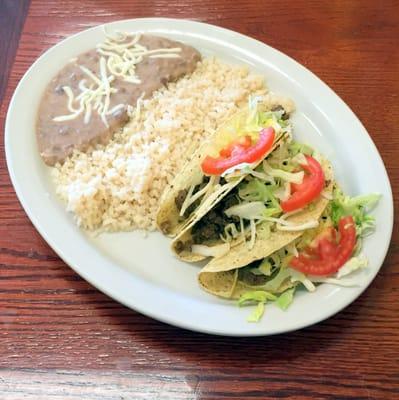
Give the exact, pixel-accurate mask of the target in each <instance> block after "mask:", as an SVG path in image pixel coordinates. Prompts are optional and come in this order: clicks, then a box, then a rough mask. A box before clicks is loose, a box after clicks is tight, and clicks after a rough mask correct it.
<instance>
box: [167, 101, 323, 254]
mask: <svg viewBox="0 0 399 400" xmlns="http://www.w3.org/2000/svg"><path fill="white" fill-rule="evenodd" d="M262 105H263V107H262ZM268 106H269V104H267V105H266V107H265V104H264V103H262V102H261V101H260V102H259V103H258V104H257V105H256V106H255V107H254V110H253V111H252V115H251V118H246V119H245V124H242V125H236V126H234V129H236V131H237V132H238V133H239V134H241V137H243V138H246V136H247V135H248V132H251V134H252V135H253V137H255V138H256V136H258V139H255V140H254V143H255V144H254V145H251V144H250V143H249V144H248V145H247V148H243V147H242V144H241V145H240V146H239V148H238V149H237V147H236V148H235V150H233V151H232V150H231V146H232V144H231V143H233V147H234V146H237V145H236V144H235V142H234V141H233V142H231V141H230V142H229V141H228V144H227V146H226V145H225V144H224V145H221V146H220V148H221V150H220V148H219V150H216V151H215V152H217V151H219V155H218V156H217V157H214V156H209V155H207V157H206V158H205V159H204V160H203V161H202V164H201V167H202V173H203V174H205V177H208V179H209V180H211V179H215V176H216V177H217V181H216V182H217V183H218V185H219V186H220V187H221V189H220V190H222V189H223V188H227V189H226V190H225V192H224V193H222V196H220V197H219V198H217V201H215V202H213V203H208V202H207V201H205V202H204V204H203V205H200V207H199V209H198V211H197V213H196V215H195V217H194V218H193V219H192V221H190V223H189V224H188V225H187V226H185V227H184V229H183V230H182V231H181V232H180V234H179V235H178V236H177V237H176V238H175V239H174V241H173V242H172V249H173V250H174V252H175V253H176V255H177V256H178V257H179V258H181V259H182V260H185V261H190V262H196V261H200V260H202V259H204V258H206V257H207V256H211V255H213V256H217V257H220V256H221V255H222V254H224V253H228V252H229V251H230V248H232V247H234V246H236V245H237V244H239V243H241V242H242V241H247V239H248V242H249V245H250V247H252V246H253V244H254V241H255V236H256V232H257V230H258V228H259V226H257V225H256V221H257V220H258V219H259V218H260V217H261V216H265V217H266V216H267V217H268V218H271V219H272V220H275V219H276V217H278V216H279V215H280V214H281V213H282V208H281V207H280V204H279V201H278V197H276V196H279V197H281V198H283V197H284V196H285V197H287V196H288V195H287V190H289V188H288V187H287V185H288V184H289V183H290V182H293V184H297V185H299V184H302V185H303V186H304V185H305V183H306V182H305V181H306V180H308V179H311V178H312V179H314V178H313V176H314V174H313V173H307V174H306V176H305V172H304V169H309V168H310V165H313V164H316V165H318V166H319V169H320V171H321V172H320V171H318V173H319V174H320V173H321V174H323V172H322V170H321V166H320V164H319V163H318V162H317V161H315V160H313V159H312V161H311V162H309V163H308V162H307V160H306V158H305V156H303V157H302V158H300V157H299V156H296V155H295V158H294V156H292V157H291V158H292V160H291V158H290V154H293V152H296V151H297V150H296V149H295V148H294V146H293V145H291V142H292V137H291V124H290V120H289V118H288V114H287V113H286V111H285V110H284V109H283V108H282V107H281V106H277V107H276V106H273V107H268ZM270 131H272V132H275V135H276V141H275V142H274V145H273V148H271V147H270V148H269V151H268V152H264V153H262V152H260V155H259V156H258V159H255V161H253V160H251V159H249V158H248V159H246V160H244V158H245V157H248V156H249V157H253V154H254V151H252V150H254V149H255V152H256V151H257V149H256V147H255V146H257V145H258V144H259V143H261V142H262V141H263V142H264V143H267V138H268V136H269V135H270ZM234 151H235V155H233V153H234ZM230 153H231V154H232V155H233V157H231V155H230ZM234 157H235V158H236V160H235V161H236V162H237V164H236V165H235V166H233V167H231V166H230V165H227V169H226V170H224V171H222V170H218V169H217V168H218V166H220V165H223V163H224V164H226V160H228V161H231V159H232V158H234ZM237 158H238V160H237ZM239 158H241V159H239ZM209 160H210V161H209ZM248 161H249V162H248ZM251 161H252V162H251ZM305 161H306V163H305ZM301 163H304V166H301ZM227 164H228V163H227ZM204 166H205V167H206V168H205V169H206V171H204ZM210 166H211V167H210ZM215 166H216V168H215ZM225 166H226V165H225ZM209 167H210V168H209ZM207 168H209V169H207ZM295 168H299V169H300V170H298V171H297V172H293V170H294V169H295ZM314 168H315V167H314ZM289 170H290V171H291V172H290V171H289ZM213 172H215V173H220V175H219V176H218V175H208V174H211V173H213ZM209 176H210V177H209ZM321 178H322V179H321V181H320V183H319V192H318V193H316V192H315V193H314V197H313V198H310V197H309V198H308V199H307V200H308V203H309V202H310V201H312V200H314V199H315V198H316V197H318V196H319V195H320V192H321V191H322V190H323V189H324V177H321ZM302 181H303V182H302ZM327 186H328V185H327ZM190 189H191V192H190V191H188V195H187V196H189V195H190V193H193V192H194V191H193V190H192V186H191V188H190ZM303 191H304V190H301V192H303ZM275 192H276V193H275ZM293 196H294V193H293ZM290 197H292V196H290ZM304 205H305V204H303V205H302V206H304ZM264 214H265V215H264ZM266 214H267V215H266ZM258 225H259V224H258Z"/></svg>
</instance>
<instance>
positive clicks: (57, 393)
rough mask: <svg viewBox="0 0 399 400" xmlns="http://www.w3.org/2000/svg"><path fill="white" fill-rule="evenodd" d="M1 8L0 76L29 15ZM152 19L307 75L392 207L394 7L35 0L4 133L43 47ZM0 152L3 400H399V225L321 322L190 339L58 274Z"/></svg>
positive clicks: (396, 107)
mask: <svg viewBox="0 0 399 400" xmlns="http://www.w3.org/2000/svg"><path fill="white" fill-rule="evenodd" d="M11 3H16V5H15V7H16V8H15V10H17V11H18V12H17V13H16V14H12V15H14V18H15V21H14V23H9V24H8V27H7V29H6V30H5V31H6V34H7V35H8V36H7V37H8V38H10V39H8V40H9V41H10V43H9V44H7V45H5V44H4V43H3V42H1V45H0V60H1V62H2V63H4V65H11V63H12V62H13V60H12V58H13V52H12V51H11V50H9V49H11V48H12V46H16V45H17V37H18V26H20V25H21V21H22V19H23V8H24V7H23V6H22V5H23V4H22V3H24V4H25V2H22V1H19V0H15V2H12V1H4V0H0V12H1V17H3V13H4V12H5V10H6V9H7V7H8V6H9V5H10V4H11ZM148 16H166V17H178V18H189V19H194V20H198V21H205V22H210V23H213V24H217V25H220V26H223V27H226V28H229V29H234V30H237V31H239V32H241V33H244V34H247V35H249V36H252V37H254V38H256V39H259V40H261V41H263V42H265V43H267V44H269V45H271V46H273V47H275V48H277V49H279V50H281V51H283V52H285V53H286V54H288V55H290V56H292V57H294V58H295V59H296V60H298V61H299V62H300V63H302V64H304V65H305V66H307V67H308V68H309V69H310V70H312V71H313V72H314V73H316V74H317V75H318V76H319V77H320V78H321V79H323V80H324V81H325V82H326V83H327V84H329V85H330V86H331V87H332V88H333V89H334V90H335V91H336V92H337V93H338V94H339V95H340V96H341V97H342V98H343V99H344V100H345V101H346V102H347V103H348V104H349V106H350V107H351V108H352V109H353V111H354V112H355V113H356V114H357V115H358V116H359V118H360V119H361V120H362V122H363V123H364V124H365V126H366V128H367V129H368V131H369V133H370V135H371V136H372V138H373V140H374V141H375V143H376V145H377V147H378V149H379V151H380V153H381V155H382V157H383V160H384V162H385V165H386V167H387V169H388V173H389V176H390V179H391V183H392V187H393V192H394V197H395V205H396V208H397V207H398V202H397V199H398V198H399V162H398V159H399V135H398V133H397V124H398V122H399V98H398V93H399V51H398V47H397V46H398V44H397V43H398V39H399V3H398V1H388V0H387V1H383V2H376V1H371V0H367V1H365V0H364V1H339V0H336V1H328V2H327V1H326V2H321V1H307V0H303V1H295V2H291V1H282V0H279V1H274V0H270V1H260V0H256V1H255V0H236V1H229V0H192V1H184V0H160V1H151V0H137V1H129V0H115V1H101V0H97V1H94V0H92V1H82V0H64V1H57V0H48V1H44V0H41V1H40V0H33V1H32V2H31V5H30V8H29V11H28V16H27V19H26V22H25V26H24V29H23V32H22V36H21V39H20V42H19V48H18V51H17V55H16V59H15V63H14V66H13V68H12V70H11V73H10V77H9V81H8V85H7V90H6V94H5V98H4V101H3V104H2V107H1V111H0V125H1V128H0V131H1V132H3V131H4V129H3V128H4V119H5V115H6V112H7V107H8V103H9V100H10V98H11V95H12V93H13V90H14V89H15V87H16V85H17V83H18V81H19V80H20V79H21V77H22V75H23V74H24V73H25V71H26V70H27V68H28V67H29V66H30V65H31V64H32V62H33V61H34V60H35V59H36V58H37V57H38V56H39V55H40V54H42V53H43V52H44V51H45V50H46V49H48V48H49V47H50V46H52V45H54V44H55V43H57V42H59V41H60V40H61V39H63V38H65V37H66V36H68V35H70V34H72V33H75V32H78V31H81V30H83V29H86V28H88V27H91V26H94V25H96V24H99V23H103V22H107V21H113V20H117V19H124V18H135V17H148ZM10 18H11V17H10ZM4 29H5V28H4ZM3 31H4V30H3V27H2V28H1V31H0V32H1V33H2V35H4V33H3ZM2 40H3V37H2ZM5 76H6V74H4V72H3V70H2V75H1V79H4V77H5ZM0 82H2V81H1V80H0ZM1 87H2V85H0V89H1ZM0 93H1V91H0ZM337 118H339V116H337ZM348 134H349V132H348ZM0 146H1V148H0V368H1V369H0V399H1V400H11V399H13V400H17V399H18V400H19V399H29V400H32V399H40V400H47V399H66V400H69V399H70V400H72V399H88V400H91V399H107V400H108V399H125V400H126V399H129V400H131V399H212V400H213V399H254V398H263V399H267V398H272V399H277V398H293V399H309V398H317V399H384V400H385V399H399V362H398V359H399V320H398V307H399V289H398V288H399V231H398V228H397V226H395V228H394V233H393V238H392V243H391V247H390V250H389V253H388V256H387V258H386V261H385V263H384V265H383V267H382V269H381V272H380V273H379V274H378V276H377V278H376V279H375V280H374V282H373V283H372V284H371V286H370V287H369V288H368V290H367V291H366V292H365V293H364V294H362V295H361V296H360V298H359V299H357V300H356V301H355V302H354V303H353V304H352V305H350V306H349V307H348V308H347V309H346V310H344V311H343V312H341V313H339V314H338V315H336V316H334V317H332V318H330V319H328V320H327V321H324V322H322V323H320V324H318V325H316V326H313V327H310V328H307V329H304V330H302V331H298V332H293V333H289V334H285V335H280V336H276V337H265V338H256V339H249V338H241V339H237V338H236V339H234V338H223V337H212V336H207V335H203V334H197V333H192V332H188V331H184V330H181V329H178V328H174V327H171V326H168V325H165V324H162V323H159V322H157V321H154V320H151V319H149V318H147V317H144V316H142V315H140V314H137V313H135V312H133V311H131V310H129V309H127V308H125V307H123V306H121V305H119V304H118V303H116V302H114V301H113V300H111V299H110V298H108V297H107V296H105V295H103V294H101V293H100V292H98V291H97V290H96V289H94V288H93V287H92V286H90V285H89V284H88V283H87V282H85V281H83V280H82V279H81V278H79V276H77V275H76V274H75V273H74V272H73V271H72V270H71V269H70V268H69V267H67V266H66V265H65V264H64V263H63V262H62V261H61V260H60V259H59V258H58V256H57V255H56V254H55V253H54V252H53V251H52V250H51V249H50V248H49V247H48V246H47V244H46V243H45V242H44V240H43V239H42V238H41V237H40V235H39V234H38V233H37V232H36V230H35V229H34V228H33V226H32V224H31V223H30V221H29V220H28V218H27V216H26V215H25V213H24V211H23V210H22V209H21V206H20V204H19V203H18V200H17V198H16V196H15V193H14V191H13V188H12V186H11V183H10V180H9V177H8V172H7V168H6V162H5V155H4V145H3V141H1V144H0Z"/></svg>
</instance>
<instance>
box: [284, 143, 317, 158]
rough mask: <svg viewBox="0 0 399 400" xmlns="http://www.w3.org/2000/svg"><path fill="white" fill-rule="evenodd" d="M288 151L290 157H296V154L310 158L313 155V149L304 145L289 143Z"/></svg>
mask: <svg viewBox="0 0 399 400" xmlns="http://www.w3.org/2000/svg"><path fill="white" fill-rule="evenodd" d="M288 151H289V153H290V154H291V156H296V155H297V154H298V153H303V154H306V155H307V156H311V155H312V154H313V149H312V148H311V147H310V146H308V145H307V144H304V143H298V142H291V143H290V144H289V145H288Z"/></svg>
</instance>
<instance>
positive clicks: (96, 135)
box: [37, 33, 201, 165]
mask: <svg viewBox="0 0 399 400" xmlns="http://www.w3.org/2000/svg"><path fill="white" fill-rule="evenodd" d="M200 58H201V56H200V53H199V52H198V51H197V50H195V49H194V48H193V47H191V46H188V45H185V44H183V43H180V42H176V41H173V40H170V39H166V38H163V37H158V36H151V35H140V34H137V35H131V34H124V33H119V34H117V35H113V36H110V35H108V36H107V38H106V40H105V41H104V42H103V43H100V44H99V45H98V46H97V47H96V48H95V49H92V50H89V51H87V52H85V53H83V54H81V55H79V56H78V57H76V58H75V59H73V60H71V61H70V62H69V63H68V64H67V65H66V66H65V67H64V68H62V69H61V71H60V72H59V73H58V74H57V75H56V76H55V77H54V78H53V79H52V80H51V82H50V83H49V84H48V86H47V88H46V90H45V92H44V94H43V96H42V100H41V104H40V107H39V111H38V119H37V141H38V145H39V151H40V155H41V156H42V158H43V160H44V161H45V162H46V164H48V165H54V164H55V163H57V162H60V163H62V162H64V161H65V159H66V158H67V157H68V156H70V155H71V154H72V153H73V151H74V150H75V149H78V150H81V151H86V150H87V149H88V148H89V147H90V146H94V145H96V144H97V143H102V144H106V143H108V142H109V140H110V139H111V138H112V136H113V134H114V133H115V131H117V130H118V129H120V128H121V127H122V126H123V125H125V124H126V122H127V121H128V119H129V110H130V109H131V108H132V107H133V106H135V105H136V103H137V100H138V99H139V98H149V97H151V95H152V93H153V92H154V91H156V90H157V89H159V88H161V87H162V86H164V85H167V84H168V83H169V82H173V81H176V80H177V79H179V78H180V77H182V76H184V75H186V74H190V73H192V72H193V71H194V69H195V68H196V65H197V62H198V61H199V60H200Z"/></svg>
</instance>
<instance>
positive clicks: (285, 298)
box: [275, 287, 296, 310]
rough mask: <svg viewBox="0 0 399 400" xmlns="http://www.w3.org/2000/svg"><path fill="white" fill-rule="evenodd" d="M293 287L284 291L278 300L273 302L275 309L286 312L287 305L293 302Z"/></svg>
mask: <svg viewBox="0 0 399 400" xmlns="http://www.w3.org/2000/svg"><path fill="white" fill-rule="evenodd" d="M295 289H296V288H295V287H293V288H291V289H288V290H286V291H285V292H284V293H282V294H281V295H280V296H279V297H278V299H277V300H276V301H275V304H276V306H277V307H279V308H281V309H282V310H286V309H287V308H288V307H289V305H290V304H291V303H292V301H293V300H294V292H295Z"/></svg>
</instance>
